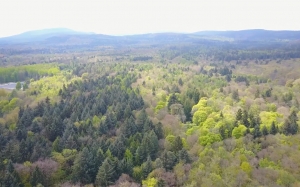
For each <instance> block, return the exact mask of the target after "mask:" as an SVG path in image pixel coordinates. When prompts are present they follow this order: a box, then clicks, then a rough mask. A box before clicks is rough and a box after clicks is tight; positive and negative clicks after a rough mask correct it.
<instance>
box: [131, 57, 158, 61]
mask: <svg viewBox="0 0 300 187" xmlns="http://www.w3.org/2000/svg"><path fill="white" fill-rule="evenodd" d="M152 58H153V57H151V56H137V57H134V58H133V59H132V61H147V60H152Z"/></svg>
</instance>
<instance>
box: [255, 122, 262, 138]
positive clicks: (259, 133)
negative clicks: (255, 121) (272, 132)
mask: <svg viewBox="0 0 300 187" xmlns="http://www.w3.org/2000/svg"><path fill="white" fill-rule="evenodd" d="M253 137H254V138H259V137H261V132H260V129H259V125H256V126H255V127H254V132H253Z"/></svg>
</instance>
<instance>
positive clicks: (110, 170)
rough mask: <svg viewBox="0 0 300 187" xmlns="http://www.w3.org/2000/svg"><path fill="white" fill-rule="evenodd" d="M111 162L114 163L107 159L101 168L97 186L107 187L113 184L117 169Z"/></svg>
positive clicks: (96, 182) (97, 177)
mask: <svg viewBox="0 0 300 187" xmlns="http://www.w3.org/2000/svg"><path fill="white" fill-rule="evenodd" d="M111 162H112V161H111V160H110V159H109V158H107V159H105V160H104V162H103V164H102V165H101V166H100V167H99V170H98V173H97V176H96V181H95V184H96V186H104V187H106V186H109V185H111V184H113V182H114V172H115V168H114V166H113V164H112V163H111Z"/></svg>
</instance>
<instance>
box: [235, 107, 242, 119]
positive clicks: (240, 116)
mask: <svg viewBox="0 0 300 187" xmlns="http://www.w3.org/2000/svg"><path fill="white" fill-rule="evenodd" d="M242 117H243V112H242V109H239V110H238V111H237V113H236V118H235V119H236V120H237V121H239V120H241V119H242Z"/></svg>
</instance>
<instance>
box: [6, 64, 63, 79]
mask: <svg viewBox="0 0 300 187" xmlns="http://www.w3.org/2000/svg"><path fill="white" fill-rule="evenodd" d="M59 72H60V70H59V68H58V67H57V66H56V65H55V64H35V65H25V66H16V67H4V68H3V67H2V68H0V83H6V82H17V81H24V80H25V79H28V78H38V77H41V76H52V75H56V74H58V73H59Z"/></svg>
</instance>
